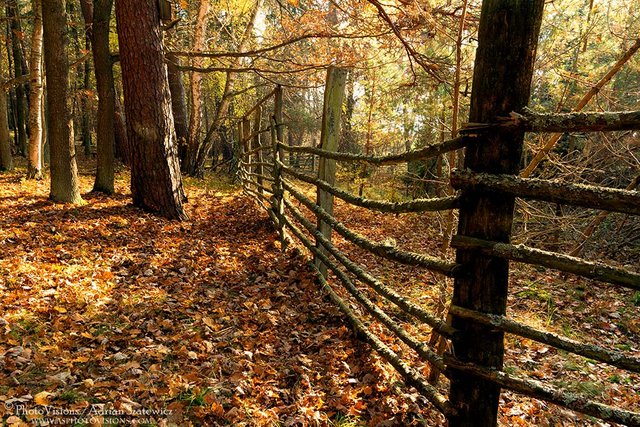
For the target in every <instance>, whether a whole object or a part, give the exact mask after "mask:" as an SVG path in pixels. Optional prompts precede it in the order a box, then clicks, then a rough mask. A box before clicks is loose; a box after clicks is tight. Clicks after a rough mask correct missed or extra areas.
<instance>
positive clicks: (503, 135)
mask: <svg viewBox="0 0 640 427" xmlns="http://www.w3.org/2000/svg"><path fill="white" fill-rule="evenodd" d="M543 9H544V0H484V1H483V3H482V12H481V17H480V27H479V31H478V49H477V54H476V63H475V70H474V76H473V85H472V86H473V93H472V96H471V110H470V117H469V121H470V122H477V123H490V122H492V121H494V120H495V118H496V117H498V116H501V115H505V114H509V112H511V111H514V110H516V111H518V110H520V109H522V108H524V107H525V106H526V105H527V103H528V100H529V95H530V91H531V77H532V74H533V64H534V60H535V53H536V47H537V41H538V34H539V31H540V24H541V21H542V12H543ZM523 141H524V132H522V131H517V130H510V131H507V130H503V129H500V130H496V131H495V132H491V133H487V134H485V135H481V136H480V137H479V140H478V142H477V143H475V144H472V145H471V146H469V147H467V151H466V156H465V161H464V167H465V168H468V169H471V170H472V171H476V172H486V173H499V174H516V173H518V167H519V164H520V157H521V155H522V146H523ZM514 204H515V197H513V196H509V195H503V194H493V193H476V192H471V191H463V192H462V206H461V208H460V220H459V225H458V234H460V235H465V236H470V237H477V238H481V239H486V240H491V241H496V242H505V243H508V242H509V240H510V236H511V226H512V222H513V210H514ZM456 261H457V263H459V264H462V265H463V269H464V271H466V272H468V274H467V275H464V276H461V277H457V278H456V279H455V283H454V292H453V300H452V304H455V305H458V306H460V307H463V308H468V309H471V310H476V311H479V312H483V313H490V314H500V315H504V313H505V311H506V303H507V290H508V280H509V261H508V260H505V259H500V258H495V257H492V256H488V255H483V254H481V253H478V252H477V251H475V250H463V249H460V250H458V251H457V255H456ZM452 326H453V327H454V328H455V329H457V330H458V331H460V334H459V337H456V338H455V339H454V341H453V352H454V354H455V355H456V358H457V359H458V360H460V361H462V362H465V363H473V364H475V365H476V366H481V367H486V368H488V369H498V370H499V369H501V368H502V364H503V355H504V333H503V332H502V331H496V330H494V329H492V328H490V327H487V326H485V325H480V324H477V323H475V322H472V321H469V320H468V319H464V318H461V317H457V316H452ZM499 398H500V387H499V386H497V385H496V384H494V383H492V382H490V381H486V380H483V379H480V378H478V377H476V376H473V375H470V374H467V373H462V372H459V371H456V372H454V373H453V374H452V377H451V385H450V392H449V399H450V400H451V402H452V404H453V405H454V407H455V409H456V410H457V414H456V415H454V416H451V417H449V418H448V421H449V426H450V427H460V426H465V427H467V426H468V427H471V426H474V427H482V426H495V425H496V423H497V414H498V402H499Z"/></svg>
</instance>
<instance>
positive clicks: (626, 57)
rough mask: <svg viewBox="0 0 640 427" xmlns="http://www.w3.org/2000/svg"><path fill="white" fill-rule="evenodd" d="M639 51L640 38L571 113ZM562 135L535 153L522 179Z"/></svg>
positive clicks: (555, 135) (598, 90)
mask: <svg viewBox="0 0 640 427" xmlns="http://www.w3.org/2000/svg"><path fill="white" fill-rule="evenodd" d="M639 49H640V38H638V39H636V41H635V43H634V44H633V45H632V46H631V47H630V48H629V49H628V50H627V51H626V52H625V53H624V54H623V55H622V57H620V59H618V61H616V63H615V64H614V65H613V66H612V67H611V68H610V69H609V71H608V72H607V73H606V74H605V75H604V76H603V77H602V78H601V79H600V81H598V83H596V84H595V85H593V86H592V87H591V89H589V92H587V93H586V94H585V95H584V96H583V97H582V99H581V100H580V101H579V102H578V105H576V106H575V108H574V109H573V111H576V112H577V111H580V110H582V109H583V108H584V107H585V106H586V105H587V104H588V103H589V101H590V100H591V98H593V97H594V96H595V95H596V94H597V93H598V92H600V89H602V88H603V87H604V85H606V84H607V83H609V82H610V81H611V79H612V78H613V77H614V76H615V75H616V74H617V73H618V72H619V71H620V70H621V69H622V67H623V66H624V64H626V63H627V62H628V61H629V59H631V57H632V56H633V55H635V53H636V52H637V51H638V50H639ZM512 111H519V110H518V109H514V110H512ZM561 136H562V133H554V134H553V135H551V137H550V138H549V139H548V140H547V142H545V144H544V146H543V147H542V148H541V149H540V151H538V152H537V153H536V155H535V156H534V157H533V159H531V162H530V163H529V164H528V165H527V167H526V168H524V170H523V171H522V173H521V174H520V175H521V176H522V177H523V178H527V177H529V176H530V175H531V173H533V171H534V170H535V169H536V168H537V167H538V165H539V164H540V162H541V161H542V160H544V158H545V157H546V156H547V154H548V153H549V151H551V149H552V148H553V147H554V146H555V145H556V143H557V142H558V141H559V140H560V137H561Z"/></svg>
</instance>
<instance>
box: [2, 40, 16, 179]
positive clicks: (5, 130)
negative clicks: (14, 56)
mask: <svg viewBox="0 0 640 427" xmlns="http://www.w3.org/2000/svg"><path fill="white" fill-rule="evenodd" d="M3 50H4V49H2V48H1V47H0V58H1V57H2V54H3ZM5 72H6V70H5V68H4V61H2V60H1V59H0V81H2V82H3V83H4V80H5V77H6V75H5ZM8 95H9V94H8V93H7V92H6V91H5V88H4V86H0V171H10V170H13V156H12V154H11V135H9V117H8V105H7V98H8Z"/></svg>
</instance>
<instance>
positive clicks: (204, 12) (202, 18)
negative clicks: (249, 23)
mask: <svg viewBox="0 0 640 427" xmlns="http://www.w3.org/2000/svg"><path fill="white" fill-rule="evenodd" d="M210 3H211V2H210V1H209V0H200V9H199V10H198V19H197V21H196V29H195V34H194V35H193V50H194V51H195V52H201V51H203V50H204V47H205V39H206V37H207V25H208V24H209V18H208V15H209V5H210ZM203 64H204V59H203V58H194V59H193V66H194V67H202V65H203ZM201 128H202V74H200V73H198V72H197V71H193V72H192V73H191V116H190V117H189V148H188V150H187V155H186V159H185V160H186V162H183V164H184V165H185V166H186V169H184V170H185V171H187V172H190V171H192V170H193V169H194V167H195V163H196V159H197V156H198V147H199V144H200V131H201ZM183 168H184V166H183Z"/></svg>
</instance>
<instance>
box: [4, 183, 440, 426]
mask: <svg viewBox="0 0 640 427" xmlns="http://www.w3.org/2000/svg"><path fill="white" fill-rule="evenodd" d="M81 179H82V184H83V185H82V188H83V189H84V190H85V191H86V190H87V189H89V188H90V173H87V174H83V176H82V177H81ZM126 181H127V180H126V177H125V176H123V175H122V174H120V176H119V178H118V182H117V191H118V192H119V195H117V196H115V197H113V198H108V197H104V196H100V195H94V194H87V193H84V195H83V197H84V198H85V200H86V202H87V203H86V205H84V206H81V207H72V206H70V205H67V206H64V205H55V204H53V203H50V202H49V201H47V198H46V196H47V194H48V189H47V184H46V183H45V182H30V181H23V180H21V175H20V174H18V173H15V174H4V175H2V176H0V193H1V194H0V200H1V205H0V242H2V254H1V255H0V307H1V309H0V418H3V417H5V416H8V415H9V416H10V417H9V418H8V419H7V421H8V422H10V421H13V422H15V423H16V424H14V425H21V424H20V422H22V421H26V420H27V418H25V416H21V417H13V418H12V417H11V415H13V414H16V408H17V407H22V408H27V409H29V408H31V409H33V408H43V405H48V406H49V408H52V409H56V408H58V409H59V408H64V409H67V410H72V411H75V412H74V413H75V414H82V413H85V414H86V413H88V412H89V411H90V410H91V408H92V407H93V408H102V409H103V410H104V409H109V408H113V409H115V410H117V411H124V412H122V413H130V412H131V410H133V411H135V410H138V411H140V410H142V409H146V410H155V411H158V410H163V409H164V410H165V411H164V413H163V414H161V415H160V416H156V417H155V420H156V421H158V422H159V425H163V424H166V423H167V422H169V423H171V422H173V423H175V424H177V425H229V424H231V425H272V423H273V422H277V421H280V422H281V423H282V425H309V424H311V423H313V422H314V421H320V424H321V425H327V424H329V422H330V421H329V420H332V421H331V422H332V423H333V425H358V424H344V423H346V422H348V420H349V418H348V417H345V415H347V414H353V415H359V416H360V417H359V419H360V420H367V421H368V422H372V423H373V424H377V423H378V422H384V423H383V424H381V425H412V424H414V422H416V421H417V420H418V419H422V423H424V422H426V423H427V424H429V425H435V424H439V423H440V422H441V421H442V420H441V419H439V416H438V415H437V414H435V413H434V412H426V409H424V408H425V405H417V404H416V403H414V402H415V400H416V399H418V402H420V401H421V400H420V399H421V398H419V397H418V396H417V395H413V394H412V395H409V394H406V389H404V391H403V390H402V389H401V388H399V387H397V386H394V385H391V384H390V382H391V381H385V380H390V379H391V378H392V377H393V374H391V373H390V372H389V371H388V370H389V368H388V367H386V366H385V365H384V364H383V363H381V362H380V360H379V359H378V358H377V356H375V355H374V354H373V353H372V352H371V350H370V349H368V347H367V346H366V345H364V344H361V343H360V342H358V341H357V340H356V339H355V337H354V335H353V333H352V331H351V330H350V329H349V328H348V327H347V326H345V325H346V323H345V322H344V321H343V319H342V318H341V316H340V314H339V313H338V311H337V309H336V308H334V306H333V305H332V304H331V303H330V302H329V301H328V300H327V299H326V298H324V297H323V295H322V294H321V292H320V290H319V287H318V286H317V285H316V284H315V282H314V276H313V275H312V273H311V272H310V271H309V270H308V269H307V268H306V267H305V262H304V259H303V258H302V257H301V256H299V255H298V254H297V253H296V252H295V251H291V250H289V251H287V252H286V253H282V252H281V251H279V250H276V249H277V245H278V243H277V235H276V233H275V232H274V230H273V229H272V227H271V225H270V224H271V223H270V221H269V220H268V217H267V216H266V214H264V213H262V212H257V209H256V207H255V205H254V203H253V202H252V201H251V200H249V199H247V198H245V197H242V196H240V195H239V194H237V190H235V189H233V188H231V187H227V188H202V186H201V185H202V184H200V186H198V185H196V184H195V181H194V182H190V183H189V185H188V186H187V188H188V191H189V196H190V203H189V204H188V213H189V215H190V220H189V221H187V222H183V223H178V222H171V221H167V220H164V219H162V218H158V217H155V216H152V215H149V214H146V213H144V212H142V211H140V210H138V209H136V208H134V207H132V206H131V205H130V202H129V200H130V199H129V196H128V195H127V193H128V190H127V189H126ZM3 403H4V404H3ZM419 406H420V407H422V409H420V408H419ZM427 406H428V405H427ZM98 412H100V411H98ZM102 413H104V411H103V412H102ZM112 413H115V412H112ZM17 415H20V414H17ZM120 416H121V415H120ZM44 417H45V418H47V416H46V415H44ZM114 417H117V416H114ZM425 417H426V418H425ZM432 417H433V418H432ZM53 418H54V420H55V419H57V420H58V421H60V420H61V419H62V417H60V416H54V417H53ZM19 419H22V421H19ZM336 420H338V421H336ZM340 420H342V421H340ZM103 421H105V424H106V420H103ZM35 422H36V421H35V420H32V421H31V422H29V423H28V424H27V425H32V424H35ZM22 425H25V424H22ZM96 425H100V423H98V424H96ZM152 425H154V424H152Z"/></svg>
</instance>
